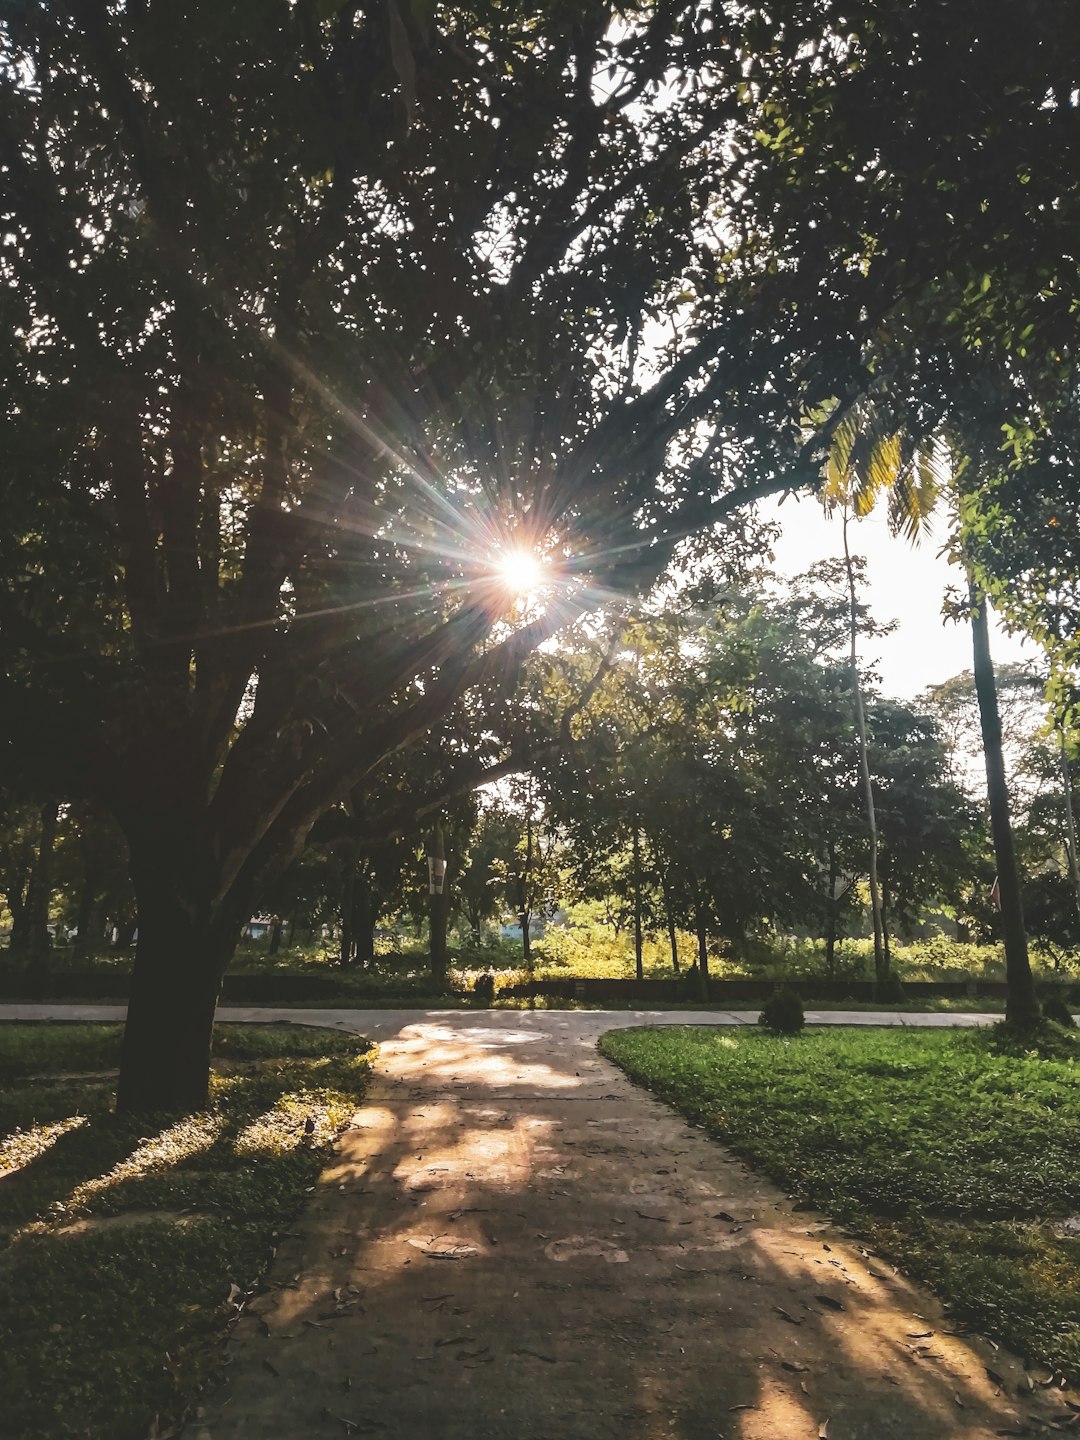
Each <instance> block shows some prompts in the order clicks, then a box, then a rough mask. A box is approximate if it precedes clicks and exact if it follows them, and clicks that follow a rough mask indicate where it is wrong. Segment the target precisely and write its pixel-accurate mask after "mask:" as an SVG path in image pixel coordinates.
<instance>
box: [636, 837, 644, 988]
mask: <svg viewBox="0 0 1080 1440" xmlns="http://www.w3.org/2000/svg"><path fill="white" fill-rule="evenodd" d="M633 850H634V973H635V974H636V975H637V978H638V979H639V980H644V979H645V958H644V954H643V952H642V944H641V836H640V834H639V833H638V828H637V826H636V825H635V826H634V846H633Z"/></svg>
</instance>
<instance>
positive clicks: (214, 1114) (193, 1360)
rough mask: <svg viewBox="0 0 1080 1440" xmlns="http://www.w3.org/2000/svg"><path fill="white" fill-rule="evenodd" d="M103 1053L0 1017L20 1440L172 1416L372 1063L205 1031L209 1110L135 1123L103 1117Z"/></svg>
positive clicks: (8, 1323)
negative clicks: (210, 1050)
mask: <svg viewBox="0 0 1080 1440" xmlns="http://www.w3.org/2000/svg"><path fill="white" fill-rule="evenodd" d="M119 1045H120V1027H119V1026H114V1025H63V1026H48V1025H18V1024H8V1025H4V1026H0V1078H2V1079H3V1080H4V1082H5V1084H4V1092H3V1095H2V1098H0V1136H2V1139H0V1171H7V1173H6V1175H5V1176H4V1179H3V1184H2V1186H0V1246H2V1247H3V1248H2V1250H0V1394H3V1395H4V1397H5V1408H4V1419H3V1422H2V1424H0V1429H2V1431H3V1433H4V1434H10V1435H13V1436H15V1435H17V1436H19V1437H20V1440H91V1437H93V1440H99V1437H103V1436H108V1437H109V1440H142V1437H143V1436H145V1435H147V1434H148V1433H149V1432H151V1431H152V1427H154V1426H155V1425H156V1426H158V1427H159V1428H161V1429H168V1428H169V1425H170V1423H171V1422H173V1421H175V1420H177V1419H178V1418H180V1417H182V1416H183V1414H184V1413H185V1412H186V1411H187V1410H188V1409H189V1408H190V1406H191V1405H192V1403H193V1402H194V1400H195V1398H196V1397H197V1395H198V1394H199V1392H200V1390H201V1388H202V1387H203V1386H204V1385H205V1383H206V1381H207V1379H208V1377H209V1375H210V1374H211V1373H212V1370H213V1367H214V1365H215V1363H216V1357H217V1355H218V1350H219V1347H218V1343H217V1342H218V1341H219V1340H220V1338H221V1337H222V1335H223V1333H224V1331H225V1329H226V1328H227V1325H228V1322H229V1320H230V1319H231V1318H233V1317H235V1315H236V1314H237V1302H238V1301H242V1299H243V1297H244V1296H246V1295H248V1294H250V1293H251V1291H252V1290H253V1289H254V1288H255V1287H256V1286H257V1284H258V1283H259V1280H260V1277H261V1276H262V1274H263V1273H264V1271H265V1270H266V1267H267V1265H268V1264H269V1261H270V1259H271V1257H272V1255H273V1251H274V1245H275V1240H276V1238H277V1236H278V1235H280V1233H281V1231H282V1229H283V1228H286V1227H287V1226H288V1225H289V1223H290V1222H291V1221H292V1220H293V1218H294V1217H295V1216H296V1214H297V1212H298V1211H299V1209H300V1206H301V1204H302V1202H303V1199H304V1196H305V1193H306V1192H307V1190H308V1188H309V1187H310V1186H311V1185H312V1184H314V1181H315V1178H316V1176H317V1175H318V1173H319V1171H320V1169H321V1168H322V1166H323V1165H324V1163H325V1161H326V1159H327V1156H328V1154H329V1151H330V1147H331V1145H332V1143H333V1141H334V1138H335V1136H336V1135H337V1133H338V1131H339V1130H340V1129H341V1127H342V1126H343V1125H344V1124H345V1123H346V1122H347V1120H348V1118H349V1117H350V1116H351V1114H352V1113H353V1110H354V1109H355V1107H356V1105H357V1103H358V1101H359V1100H360V1097H361V1096H362V1093H363V1089H364V1085H365V1082H366V1077H367V1073H368V1059H369V1054H370V1049H369V1046H368V1044H367V1042H366V1041H364V1040H361V1039H360V1038H359V1037H357V1036H353V1035H342V1034H339V1033H333V1032H326V1031H316V1030H303V1029H295V1028H289V1027H269V1026H246V1025H245V1026H221V1027H218V1030H217V1031H216V1033H215V1045H214V1051H215V1056H217V1057H218V1058H219V1060H220V1061H221V1062H222V1063H221V1064H219V1065H217V1066H216V1068H215V1074H214V1077H213V1080H212V1094H211V1103H210V1105H209V1107H208V1108H207V1109H206V1110H205V1111H202V1112H200V1113H198V1114H196V1115H189V1116H179V1117H178V1116H165V1115H163V1116H159V1117H156V1118H154V1119H152V1120H149V1119H147V1118H146V1117H142V1118H140V1119H138V1120H135V1119H131V1118H128V1117H121V1116H117V1115H114V1114H113V1113H112V1103H113V1095H114V1086H115V1074H114V1073H108V1072H110V1071H111V1070H112V1069H113V1067H115V1065H116V1063H117V1059H118V1055H119ZM92 1072H105V1073H99V1074H95V1073H92ZM309 1120H310V1122H311V1126H312V1127H313V1128H310V1127H309V1126H308V1124H307V1122H308V1121H309ZM309 1131H310V1133H309ZM154 1433H156V1431H154ZM170 1433H171V1432H170Z"/></svg>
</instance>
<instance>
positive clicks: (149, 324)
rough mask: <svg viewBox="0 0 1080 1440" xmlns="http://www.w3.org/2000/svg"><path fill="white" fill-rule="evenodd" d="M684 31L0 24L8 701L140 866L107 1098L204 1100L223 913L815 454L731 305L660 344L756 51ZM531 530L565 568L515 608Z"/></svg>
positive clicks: (399, 19)
mask: <svg viewBox="0 0 1080 1440" xmlns="http://www.w3.org/2000/svg"><path fill="white" fill-rule="evenodd" d="M692 12H693V7H692V6H689V5H686V6H683V5H679V6H676V7H674V8H673V9H671V10H670V11H669V10H665V11H663V12H657V13H656V14H655V15H652V16H642V17H640V18H639V17H636V16H635V17H633V18H629V19H624V20H620V22H619V24H618V25H615V23H614V11H613V10H612V9H611V7H609V6H606V5H597V4H590V5H588V6H586V7H585V8H584V9H581V10H579V9H578V8H577V7H570V8H569V9H558V8H557V7H551V8H550V9H549V11H547V12H545V14H544V17H543V22H544V23H543V25H542V26H538V25H537V14H536V12H535V11H534V10H533V9H532V8H525V7H521V8H519V7H514V6H512V7H510V8H509V9H507V8H506V7H504V6H502V5H498V6H495V5H488V4H486V3H480V4H478V5H477V6H475V7H471V8H467V9H466V10H460V11H455V12H453V13H449V12H448V13H440V15H439V17H438V25H436V24H434V23H432V21H431V17H430V14H429V12H428V11H427V10H426V9H425V8H424V7H421V6H419V5H402V6H400V7H399V6H396V5H386V4H382V3H379V4H376V3H374V0H372V3H370V4H358V3H345V4H340V5H331V6H322V7H319V6H316V5H314V4H311V3H307V0H305V3H302V4H300V5H293V4H289V3H285V0H276V3H272V4H270V5H262V4H260V5H258V6H247V5H244V6H236V7H224V8H222V9H221V10H219V11H217V12H215V14H214V15H213V17H212V18H210V17H209V15H208V13H207V12H205V11H203V10H199V11H198V12H197V14H196V13H193V12H192V11H191V10H190V7H188V6H185V5H179V6H165V5H163V4H154V3H152V4H150V5H144V6H133V5H132V6H124V7H121V8H120V9H117V10H113V9H110V8H109V7H107V6H106V5H105V4H104V3H102V0H71V3H70V4H68V5H61V6H55V7H53V6H50V7H32V8H30V9H26V10H22V9H20V10H17V11H16V12H14V13H13V14H9V15H8V16H7V17H6V19H5V27H6V32H7V41H8V44H7V48H6V51H5V57H6V59H5V65H6V67H7V68H6V72H5V82H6V83H5V98H4V106H3V117H2V118H3V124H4V139H3V152H2V154H3V159H2V164H3V168H4V174H5V180H6V183H5V186H4V193H5V199H4V215H3V221H4V226H5V230H6V232H7V233H9V234H10V235H11V236H13V237H14V238H13V240H12V243H11V244H10V245H9V246H8V247H7V248H6V249H5V252H4V261H3V263H4V267H5V279H6V280H8V281H10V282H11V283H12V288H11V289H10V290H9V291H8V293H9V295H10V296H15V295H17V296H18V299H17V300H15V299H11V300H9V302H8V305H9V309H8V317H9V321H10V328H9V330H8V337H9V343H8V344H7V345H6V347H5V349H4V352H3V378H4V390H5V394H6V397H7V405H8V411H7V424H8V439H9V441H10V448H9V457H10V466H9V468H8V472H7V473H8V475H9V476H10V477H11V482H12V483H11V488H10V490H9V491H8V493H7V495H6V497H5V513H6V514H7V515H8V526H7V528H6V533H5V540H4V541H3V547H4V548H3V553H2V555H0V574H2V576H3V586H2V590H0V604H2V607H3V625H2V627H0V628H2V630H3V633H4V637H5V655H4V659H5V665H4V667H3V668H4V675H5V681H4V693H3V695H2V697H0V712H2V714H3V726H4V741H5V745H6V747H7V750H6V755H7V757H15V758H14V759H13V760H12V763H15V762H16V760H17V763H18V764H19V765H20V766H24V767H29V768H32V769H33V770H34V771H35V772H38V773H40V774H43V775H46V776H48V777H49V781H50V783H53V782H54V781H55V783H57V784H58V786H59V787H60V788H62V789H63V790H64V792H65V793H68V794H70V795H72V796H76V797H80V798H81V797H86V798H87V799H88V800H90V801H93V802H94V803H99V804H101V805H103V806H106V807H107V808H108V809H109V810H110V811H111V812H112V813H113V814H114V815H115V816H116V818H117V820H118V821H119V823H120V825H121V827H122V829H123V831H124V834H125V836H126V839H127V842H128V845H129V849H130V852H131V857H132V879H133V883H134V887H135V892H136V896H137V901H138V906H139V944H138V948H137V952H136V957H135V965H134V972H133V976H132V985H131V999H130V1005H129V1012H128V1024H127V1028H126V1036H125V1044H124V1052H123V1058H122V1064H121V1081H120V1087H119V1104H120V1105H121V1107H123V1108H128V1109H138V1108H142V1109H154V1108H162V1107H175V1106H181V1105H184V1106H186V1105H194V1104H198V1103H200V1102H201V1101H202V1100H203V1099H204V1098H205V1093H206V1083H207V1070H208V1047H209V1036H210V1027H211V1022H212V1018H213V1013H214V1006H215V1001H216V996H217V993H218V988H219V985H220V980H221V976H222V973H223V971H224V968H225V966H226V965H227V963H228V960H229V958H230V955H231V953H232V950H233V946H234V944H235V939H236V936H237V934H238V932H239V927H240V925H241V924H242V923H243V921H244V920H245V919H246V918H247V915H248V914H249V913H250V907H251V904H252V897H253V895H254V894H255V893H256V890H257V887H258V886H259V885H265V884H272V883H273V878H274V876H275V874H276V873H278V872H280V871H281V870H283V869H284V868H285V867H286V866H287V865H288V864H289V863H291V862H292V861H293V860H294V859H295V857H296V856H297V855H298V854H299V853H300V851H301V849H302V848H303V845H304V844H305V841H306V838H307V836H308V834H309V832H310V831H311V829H312V827H313V825H314V824H315V822H316V821H317V819H318V817H319V816H320V815H321V814H322V813H324V812H325V811H326V810H327V809H328V808H329V807H331V806H332V805H333V804H335V803H336V802H337V801H338V800H339V799H340V798H341V797H342V796H344V795H346V794H348V793H349V792H350V791H352V790H354V789H355V788H356V787H357V786H361V785H364V784H365V783H367V782H368V781H369V780H370V779H371V777H372V776H373V775H374V774H375V773H376V772H377V770H378V768H379V766H380V765H381V763H382V762H383V761H384V759H385V758H386V757H387V756H388V755H392V754H394V753H395V752H397V751H400V750H401V749H402V748H403V747H406V746H408V745H409V744H410V743H411V742H413V741H414V740H416V739H418V738H421V737H423V736H425V735H427V734H428V733H429V732H430V731H431V730H432V728H433V727H438V726H439V725H440V723H441V721H442V720H443V717H444V716H445V715H446V714H447V712H448V711H449V710H450V709H451V708H452V706H453V705H454V704H455V703H456V702H457V700H458V699H459V697H460V696H462V695H464V694H467V693H469V692H470V691H472V690H474V689H476V688H477V687H480V688H481V689H483V687H485V686H486V687H487V689H488V691H489V692H491V693H494V692H495V691H497V690H499V689H500V687H502V688H504V689H505V687H507V686H512V683H513V679H514V676H515V673H516V671H517V668H518V666H519V664H520V662H521V660H522V658H523V656H525V655H526V654H527V653H528V652H529V651H530V650H531V649H533V648H534V647H535V646H536V645H537V644H538V643H539V642H540V641H542V640H543V639H544V638H545V637H546V636H548V635H550V634H551V633H553V632H554V631H555V630H557V629H558V628H559V627H561V626H563V625H565V624H566V623H567V622H568V621H569V620H572V619H573V618H574V616H575V615H577V614H579V613H581V612H582V611H583V610H584V609H586V608H587V607H589V606H590V605H591V604H592V603H594V602H593V594H594V590H593V587H595V586H597V585H601V584H605V585H610V586H612V587H614V588H615V589H634V588H637V587H642V586H646V587H647V586H648V585H649V584H650V583H652V581H653V580H654V579H655V578H656V576H657V575H658V574H659V573H660V572H661V571H662V569H663V566H664V564H665V563H666V561H667V559H668V557H669V556H670V555H671V553H672V550H673V548H674V547H675V545H676V544H677V543H679V541H680V540H681V538H682V537H683V536H685V535H686V534H687V533H688V532H690V531H691V530H693V529H695V528H699V527H701V526H705V527H708V526H709V525H710V524H711V523H713V522H714V521H716V520H719V519H722V517H723V516H724V515H725V514H727V513H729V512H730V511H731V510H733V509H735V508H736V507H738V506H741V505H743V504H744V503H745V502H746V500H747V499H750V498H752V497H753V496H754V495H755V494H761V493H765V492H767V491H770V490H773V489H776V488H779V487H782V486H783V485H786V484H790V483H792V482H793V480H795V479H796V478H797V477H798V476H799V474H800V473H803V472H800V469H799V467H800V465H805V462H806V456H805V455H804V454H803V443H802V437H801V436H800V435H799V434H798V432H797V430H796V428H795V427H794V426H793V424H792V421H791V416H790V414H789V413H788V412H789V409H790V396H780V394H779V392H774V393H775V399H774V401H771V402H769V401H765V402H764V403H763V396H766V395H768V394H769V393H770V392H769V387H768V377H769V376H770V375H771V374H772V373H773V372H774V371H775V369H776V367H777V366H778V365H781V364H787V363H789V362H788V360H786V359H781V358H780V357H779V356H778V353H777V350H776V345H775V341H774V338H773V337H772V335H771V331H770V330H769V328H768V327H766V326H764V325H763V326H761V327H759V330H758V335H757V339H756V340H755V339H754V338H753V336H752V334H750V333H748V330H747V324H748V317H749V313H750V312H749V311H748V310H747V308H746V306H747V304H750V303H751V300H752V297H751V296H750V294H749V292H746V293H743V294H741V296H739V297H736V295H735V293H734V292H735V289H736V288H739V289H740V290H742V289H744V288H745V287H742V286H735V285H734V283H733V285H732V293H731V299H730V303H727V302H725V304H724V305H718V306H717V307H716V314H715V317H714V323H712V324H711V325H710V326H708V327H707V329H706V330H705V331H701V330H695V329H694V328H693V327H692V326H690V325H689V324H688V325H687V326H685V327H682V326H680V327H677V331H676V332H673V333H672V336H671V338H670V339H667V338H665V340H664V342H663V344H662V346H660V347H659V349H657V347H656V346H653V345H651V344H650V343H649V342H648V340H647V337H646V338H645V339H643V338H642V331H643V327H644V325H645V322H646V320H647V318H648V316H649V315H650V314H652V313H658V312H659V310H660V308H662V307H664V306H665V305H667V304H669V303H670V304H671V305H672V306H674V305H675V302H676V300H677V296H678V294H679V293H680V292H681V289H682V288H683V286H684V285H685V276H686V273H687V270H688V268H689V269H691V270H693V272H694V273H695V274H700V276H701V277H702V283H705V282H706V280H708V277H709V275H710V273H711V275H712V279H711V280H709V281H708V283H709V284H710V285H711V286H712V288H713V289H714V290H715V289H716V288H717V284H718V280H717V277H716V267H715V260H714V258H713V256H712V254H710V255H708V256H707V257H705V258H703V257H702V251H701V246H700V242H701V240H702V238H703V237H702V236H701V235H700V233H699V217H700V215H701V214H702V213H703V212H704V207H705V204H706V200H707V197H708V195H709V194H710V193H711V192H712V189H713V186H714V184H715V178H716V173H717V172H716V163H715V159H716V151H715V143H714V142H715V140H716V137H717V136H718V135H719V133H720V131H721V130H722V129H723V128H724V126H725V125H727V123H728V119H729V101H730V100H731V99H732V98H733V97H734V96H735V93H736V88H737V86H738V84H739V83H740V77H741V70H740V62H739V59H738V55H737V53H736V52H732V53H728V50H727V48H726V44H725V43H724V42H723V41H722V37H720V36H716V37H715V38H714V40H713V41H712V42H710V43H709V44H708V45H706V46H704V47H702V46H701V45H700V43H698V44H697V45H696V47H691V49H687V48H686V46H685V45H684V39H685V26H686V24H687V23H688V20H689V17H690V15H691V13H692ZM621 13H622V12H621V11H620V14H621ZM178 53H182V54H183V56H184V64H183V65H182V66H178V65H177V64H176V60H175V57H176V55H177V54H178ZM713 64H715V65H716V66H718V68H717V69H716V72H715V75H713V76H712V77H711V78H710V82H709V87H708V89H709V93H708V95H706V94H705V93H704V92H703V91H702V90H701V89H700V87H699V86H698V85H697V84H695V85H694V86H692V87H690V88H688V89H687V90H686V91H685V92H684V93H683V95H682V96H681V98H680V99H679V100H678V103H676V104H674V105H673V104H671V103H670V94H669V83H670V82H671V80H672V79H673V78H674V77H675V76H677V75H678V74H685V75H687V76H689V75H690V73H691V69H693V70H694V71H695V73H696V72H701V73H704V67H705V66H706V65H713ZM609 67H614V72H615V73H614V76H613V78H612V80H611V81H609V82H605V83H603V84H602V85H601V84H599V83H594V82H597V81H598V78H599V77H600V76H602V75H604V74H605V73H606V72H607V70H608V69H609ZM661 81H662V82H663V85H661ZM196 134H197V135H198V137H199V138H198V145H197V146H196V145H195V143H194V139H193V137H194V136H195V135H196ZM759 310H760V314H761V315H762V316H763V317H764V316H765V315H766V314H771V302H763V303H762V304H761V305H760V306H759ZM751 328H752V327H751ZM620 343H621V344H622V345H623V358H620V357H619V355H618V346H619V345H620ZM811 359H812V357H811V355H810V352H805V351H802V350H800V355H799V358H798V361H797V362H795V361H794V357H793V359H792V363H806V361H807V360H811ZM736 362H737V363H736ZM751 396H752V398H751ZM770 411H771V413H772V419H770V413H769V412H770ZM774 422H775V423H774ZM702 427H704V429H703V428H702ZM710 434H712V435H713V436H714V439H713V440H712V441H711V442H708V443H707V444H705V443H703V441H702V438H701V437H702V436H703V435H705V436H708V435H710ZM721 434H722V435H723V439H724V454H725V458H724V462H723V465H722V466H721V464H720V462H719V460H718V458H717V455H718V445H719V437H720V436H721ZM740 436H742V437H743V438H744V440H746V441H747V442H750V441H752V442H753V447H754V448H753V450H751V449H749V448H747V449H746V450H745V452H744V451H743V450H742V449H741V447H740ZM751 455H753V456H754V457H755V458H754V463H753V465H751V464H750V457H751ZM741 456H742V457H743V458H740V457H741ZM661 472H662V473H663V474H664V476H665V480H664V484H663V486H659V487H658V486H657V484H656V477H657V475H658V474H660V473H661ZM8 502H10V506H9V505H8ZM514 545H520V546H525V547H528V548H531V549H535V550H536V551H537V552H538V553H543V554H548V555H549V556H551V557H553V573H554V574H555V575H556V577H557V579H558V582H559V583H558V587H557V593H556V594H555V595H554V596H553V598H551V599H550V603H548V604H547V606H546V607H545V608H544V609H543V611H542V612H541V613H539V614H537V615H536V616H535V617H534V618H532V619H530V620H527V621H526V620H522V619H520V617H519V618H518V619H517V620H514V617H513V616H512V614H511V612H512V610H513V606H512V605H511V603H510V598H511V597H508V596H507V594H506V593H505V590H504V588H503V586H502V584H501V582H500V581H499V580H498V578H497V577H498V558H499V554H500V552H501V551H504V550H506V549H508V548H510V547H512V546H514ZM556 562H557V563H556ZM61 576H62V577H63V583H59V577H61ZM508 621H510V622H511V623H510V624H509V625H508V624H507V622H508Z"/></svg>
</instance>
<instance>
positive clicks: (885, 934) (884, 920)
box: [881, 872, 892, 974]
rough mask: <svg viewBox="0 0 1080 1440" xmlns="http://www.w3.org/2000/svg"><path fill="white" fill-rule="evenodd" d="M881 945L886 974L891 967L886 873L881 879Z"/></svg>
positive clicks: (887, 880)
mask: <svg viewBox="0 0 1080 1440" xmlns="http://www.w3.org/2000/svg"><path fill="white" fill-rule="evenodd" d="M881 944H882V947H883V948H884V951H885V973H886V974H888V973H889V970H890V969H891V967H892V955H891V953H890V951H889V876H888V873H887V872H886V873H885V874H884V875H883V876H882V877H881Z"/></svg>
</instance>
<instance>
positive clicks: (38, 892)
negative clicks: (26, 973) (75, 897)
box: [25, 800, 60, 960]
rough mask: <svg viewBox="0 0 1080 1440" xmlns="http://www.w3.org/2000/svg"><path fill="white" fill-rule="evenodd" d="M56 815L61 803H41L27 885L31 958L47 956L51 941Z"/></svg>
mask: <svg viewBox="0 0 1080 1440" xmlns="http://www.w3.org/2000/svg"><path fill="white" fill-rule="evenodd" d="M59 815H60V806H59V805H58V804H57V803H56V801H54V800H50V801H49V803H48V804H47V805H43V806H42V807H41V830H40V832H39V837H38V848H37V855H36V857H35V859H34V868H33V870H32V871H31V872H30V883H29V884H28V886H27V888H26V920H25V924H26V931H25V934H26V950H27V953H28V954H29V956H30V958H31V959H32V960H47V959H48V958H49V948H50V946H51V943H52V937H51V936H50V934H49V906H50V904H51V903H52V891H53V884H52V869H53V865H52V862H53V846H54V845H55V843H56V826H57V821H58V819H59Z"/></svg>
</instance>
